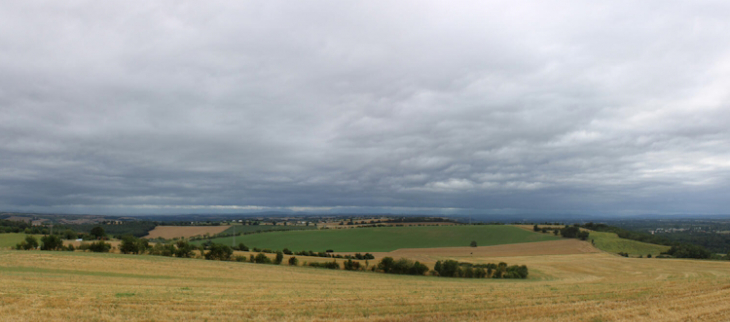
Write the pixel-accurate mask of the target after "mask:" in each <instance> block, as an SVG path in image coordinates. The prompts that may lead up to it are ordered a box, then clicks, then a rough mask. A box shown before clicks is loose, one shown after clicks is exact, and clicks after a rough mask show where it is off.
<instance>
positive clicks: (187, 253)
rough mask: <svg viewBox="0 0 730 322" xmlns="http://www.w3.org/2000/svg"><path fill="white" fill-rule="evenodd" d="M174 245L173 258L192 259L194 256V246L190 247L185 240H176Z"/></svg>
mask: <svg viewBox="0 0 730 322" xmlns="http://www.w3.org/2000/svg"><path fill="white" fill-rule="evenodd" d="M175 245H176V246H177V249H176V250H175V256H177V257H182V258H192V257H193V256H194V255H195V246H193V245H191V244H190V243H189V242H188V241H187V240H178V241H177V243H175Z"/></svg>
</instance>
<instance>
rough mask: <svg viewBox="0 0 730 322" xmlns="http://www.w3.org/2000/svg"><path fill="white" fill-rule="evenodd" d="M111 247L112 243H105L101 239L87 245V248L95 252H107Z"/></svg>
mask: <svg viewBox="0 0 730 322" xmlns="http://www.w3.org/2000/svg"><path fill="white" fill-rule="evenodd" d="M111 249H112V245H111V244H107V243H105V242H104V241H103V240H100V241H97V242H95V243H91V244H90V245H89V250H90V251H92V252H95V253H108V252H109V251H110V250H111Z"/></svg>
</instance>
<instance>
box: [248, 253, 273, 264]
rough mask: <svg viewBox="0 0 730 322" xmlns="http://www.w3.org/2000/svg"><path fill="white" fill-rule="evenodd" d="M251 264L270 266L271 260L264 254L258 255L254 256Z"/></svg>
mask: <svg viewBox="0 0 730 322" xmlns="http://www.w3.org/2000/svg"><path fill="white" fill-rule="evenodd" d="M251 256H253V255H251ZM251 262H253V263H256V264H271V258H269V257H268V256H266V254H264V253H258V255H256V257H254V258H253V260H252V261H251Z"/></svg>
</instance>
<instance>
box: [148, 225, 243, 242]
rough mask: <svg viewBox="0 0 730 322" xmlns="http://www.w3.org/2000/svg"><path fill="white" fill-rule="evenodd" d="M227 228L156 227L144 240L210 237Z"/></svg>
mask: <svg viewBox="0 0 730 322" xmlns="http://www.w3.org/2000/svg"><path fill="white" fill-rule="evenodd" d="M228 228H231V226H157V227H155V229H153V230H151V231H150V232H149V234H148V235H147V236H145V238H150V239H152V238H165V239H172V238H181V237H185V238H188V237H193V236H202V235H205V234H206V233H208V234H210V235H211V236H212V235H215V234H219V233H222V232H223V231H224V230H226V229H228Z"/></svg>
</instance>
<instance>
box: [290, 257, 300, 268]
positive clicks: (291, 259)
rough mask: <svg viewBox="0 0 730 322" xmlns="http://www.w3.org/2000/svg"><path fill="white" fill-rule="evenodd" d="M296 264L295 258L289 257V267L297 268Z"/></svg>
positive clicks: (297, 261) (297, 262)
mask: <svg viewBox="0 0 730 322" xmlns="http://www.w3.org/2000/svg"><path fill="white" fill-rule="evenodd" d="M297 264H299V260H298V259H297V258H296V257H294V256H292V257H289V265H291V266H297Z"/></svg>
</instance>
